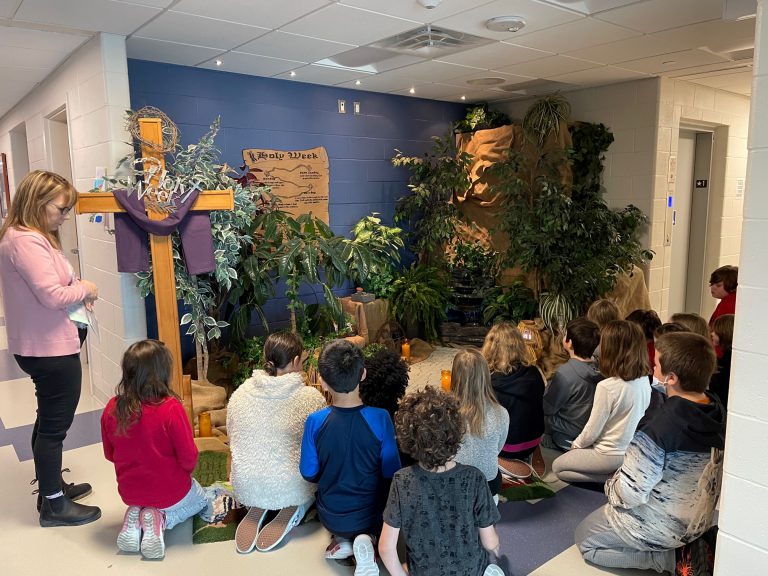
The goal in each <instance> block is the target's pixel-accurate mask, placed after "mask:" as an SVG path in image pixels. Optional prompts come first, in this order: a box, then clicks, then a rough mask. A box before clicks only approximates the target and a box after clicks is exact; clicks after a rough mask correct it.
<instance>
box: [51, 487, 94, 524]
mask: <svg viewBox="0 0 768 576" xmlns="http://www.w3.org/2000/svg"><path fill="white" fill-rule="evenodd" d="M99 518H101V510H100V509H99V508H98V507H97V506H85V505H83V504H77V503H76V502H72V500H70V499H69V497H68V496H67V495H66V494H65V495H63V496H59V497H58V498H53V499H51V498H43V505H42V507H41V509H40V526H42V527H43V528H49V527H51V526H82V525H83V524H89V523H91V522H94V521H95V520H98V519H99Z"/></svg>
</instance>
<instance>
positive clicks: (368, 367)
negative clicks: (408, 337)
mask: <svg viewBox="0 0 768 576" xmlns="http://www.w3.org/2000/svg"><path fill="white" fill-rule="evenodd" d="M406 388H408V364H407V363H406V362H405V361H404V360H403V359H402V358H401V357H400V354H398V353H396V352H392V351H391V350H387V349H386V348H382V349H381V350H377V351H376V352H374V354H373V355H372V356H370V357H369V358H366V359H365V380H363V381H362V382H360V399H361V400H362V401H363V404H365V405H366V406H374V407H376V408H384V410H386V411H387V412H389V416H390V417H391V418H392V420H394V419H395V412H397V404H398V402H400V399H401V398H402V397H403V396H405V389H406Z"/></svg>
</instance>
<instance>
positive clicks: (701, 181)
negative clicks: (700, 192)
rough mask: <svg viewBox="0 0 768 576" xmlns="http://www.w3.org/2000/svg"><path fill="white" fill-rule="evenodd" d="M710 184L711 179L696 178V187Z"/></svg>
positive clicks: (704, 186)
mask: <svg viewBox="0 0 768 576" xmlns="http://www.w3.org/2000/svg"><path fill="white" fill-rule="evenodd" d="M707 186H709V180H696V188H706V187H707Z"/></svg>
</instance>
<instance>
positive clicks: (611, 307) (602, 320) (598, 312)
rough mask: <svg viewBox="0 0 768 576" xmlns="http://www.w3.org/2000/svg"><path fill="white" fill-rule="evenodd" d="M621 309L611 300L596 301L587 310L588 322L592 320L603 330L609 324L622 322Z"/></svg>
mask: <svg viewBox="0 0 768 576" xmlns="http://www.w3.org/2000/svg"><path fill="white" fill-rule="evenodd" d="M620 319H621V316H620V314H619V307H618V306H616V304H614V303H613V302H611V301H610V300H605V299H602V300H595V301H594V302H592V304H591V305H590V306H589V309H588V310H587V320H591V321H592V322H594V323H595V324H597V327H598V328H600V330H602V329H603V328H605V325H606V324H608V322H612V321H613V320H620Z"/></svg>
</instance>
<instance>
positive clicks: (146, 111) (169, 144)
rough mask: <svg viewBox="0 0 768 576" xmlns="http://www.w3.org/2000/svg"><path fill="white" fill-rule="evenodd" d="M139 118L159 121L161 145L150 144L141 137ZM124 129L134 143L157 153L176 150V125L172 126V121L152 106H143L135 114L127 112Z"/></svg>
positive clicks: (177, 134) (177, 135)
mask: <svg viewBox="0 0 768 576" xmlns="http://www.w3.org/2000/svg"><path fill="white" fill-rule="evenodd" d="M141 118H159V119H160V123H161V126H162V129H161V132H162V135H163V142H162V143H158V142H150V141H149V140H145V139H144V138H142V137H141V127H140V126H139V119H141ZM125 128H126V130H128V132H130V133H131V137H132V138H133V139H134V141H136V142H139V143H140V144H142V145H143V146H146V147H147V148H151V149H152V150H155V151H157V152H172V151H173V150H175V149H176V144H177V143H178V141H179V129H178V128H177V127H176V124H174V123H173V120H171V119H170V118H169V117H168V116H167V115H166V114H165V113H164V112H163V111H162V110H159V109H157V108H155V107H154V106H144V107H143V108H141V109H139V110H136V111H135V112H129V113H128V117H127V118H126V122H125Z"/></svg>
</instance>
